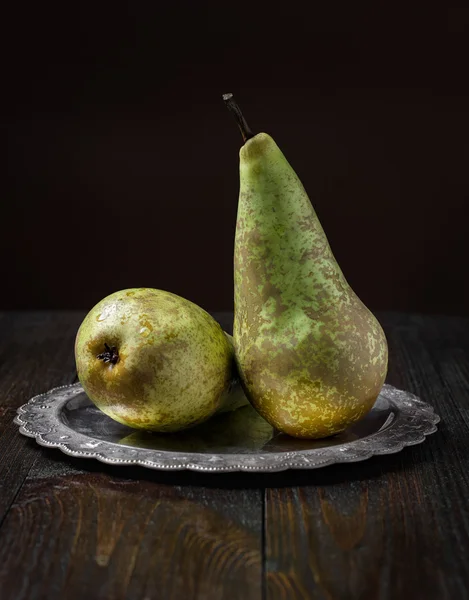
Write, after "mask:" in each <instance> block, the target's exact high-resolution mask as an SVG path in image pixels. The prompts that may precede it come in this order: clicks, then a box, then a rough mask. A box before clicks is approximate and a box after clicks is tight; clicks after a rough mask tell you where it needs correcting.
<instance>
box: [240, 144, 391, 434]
mask: <svg viewBox="0 0 469 600" xmlns="http://www.w3.org/2000/svg"><path fill="white" fill-rule="evenodd" d="M234 345H235V351H236V359H237V363H238V369H239V372H240V375H241V378H242V380H243V385H244V388H245V391H246V394H247V395H248V397H249V399H250V400H251V402H252V404H253V406H254V407H255V408H256V409H257V411H258V412H259V413H260V414H261V415H262V416H263V417H264V418H265V419H266V420H267V421H268V422H269V423H270V424H271V425H273V426H274V427H276V428H277V429H279V430H280V431H282V432H284V433H287V434H289V435H291V436H295V437H299V438H321V437H327V436H330V435H333V434H335V433H339V432H340V431H343V430H344V429H346V428H347V427H348V426H349V425H350V424H352V423H353V422H355V421H358V420H359V419H361V418H362V417H363V416H365V414H366V413H367V412H368V411H369V410H370V409H371V407H372V406H373V404H374V402H375V400H376V398H377V396H378V394H379V392H380V390H381V387H382V385H383V383H384V380H385V377H386V371H387V361H388V350H387V343H386V338H385V335H384V332H383V330H382V328H381V326H380V324H379V323H378V321H377V320H376V318H375V317H374V316H373V314H372V313H371V312H370V311H369V310H368V309H367V308H366V307H365V305H364V304H363V303H362V302H361V301H360V300H359V298H358V297H357V296H356V294H355V293H354V291H353V290H352V289H351V287H350V286H349V285H348V283H347V281H346V279H345V277H344V275H343V274H342V271H341V270H340V268H339V266H338V264H337V262H336V260H335V258H334V256H333V254H332V251H331V248H330V246H329V243H328V241H327V238H326V235H325V233H324V231H323V229H322V227H321V224H320V222H319V220H318V218H317V216H316V213H315V211H314V209H313V207H312V205H311V202H310V200H309V198H308V196H307V194H306V192H305V190H304V188H303V186H302V184H301V182H300V180H299V179H298V177H297V175H296V174H295V172H294V171H293V169H292V168H291V166H290V165H289V163H288V162H287V160H286V159H285V157H284V156H283V154H282V152H281V151H280V149H279V148H278V146H277V145H276V143H275V142H274V140H273V139H272V138H271V137H270V136H269V135H267V134H265V133H260V134H258V135H256V136H255V137H253V138H251V139H249V140H248V141H247V142H246V144H245V145H244V146H243V147H242V148H241V151H240V196H239V206H238V220H237V227H236V241H235V320H234Z"/></svg>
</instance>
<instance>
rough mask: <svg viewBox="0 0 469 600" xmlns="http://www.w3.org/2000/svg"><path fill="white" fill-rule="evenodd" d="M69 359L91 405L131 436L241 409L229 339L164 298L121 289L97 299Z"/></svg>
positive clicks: (177, 301)
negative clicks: (131, 429)
mask: <svg viewBox="0 0 469 600" xmlns="http://www.w3.org/2000/svg"><path fill="white" fill-rule="evenodd" d="M75 359H76V365H77V372H78V378H79V380H80V383H81V384H82V386H83V388H84V390H85V392H86V393H87V395H88V397H89V398H90V399H91V400H92V401H93V403H94V404H95V405H96V406H97V407H98V408H99V409H100V410H102V411H103V412H104V413H105V414H106V415H108V416H109V417H111V418H112V419H114V420H115V421H118V422H119V423H123V424H124V425H128V426H130V427H134V428H136V429H145V430H151V431H161V432H170V431H179V430H182V429H186V428H188V427H192V426H194V425H197V424H198V423H201V422H203V421H205V420H207V419H208V418H209V417H211V416H212V415H213V414H214V413H216V412H222V411H224V410H233V409H235V408H238V407H239V406H242V405H244V404H246V403H247V400H246V398H245V396H244V394H243V393H242V392H240V391H239V390H240V386H237V385H236V370H235V369H236V368H235V361H234V353H233V346H232V342H231V337H230V336H228V334H226V333H225V332H224V331H223V329H222V328H221V326H220V325H219V324H218V323H217V322H216V321H215V319H213V317H211V316H210V315H209V314H208V313H207V312H205V311H204V310H203V309H202V308H200V307H199V306H197V305H196V304H193V303H192V302H190V301H189V300H186V299H184V298H181V297H180V296H177V295H175V294H171V293H170V292H165V291H162V290H156V289H149V288H136V289H127V290H122V291H119V292H116V293H114V294H111V295H110V296H108V297H106V298H104V300H101V302H99V303H98V304H97V305H96V306H95V307H94V308H92V309H91V311H90V312H89V313H88V314H87V316H86V317H85V319H84V321H83V323H82V324H81V326H80V328H79V330H78V333H77V337H76V341H75ZM233 388H234V390H233Z"/></svg>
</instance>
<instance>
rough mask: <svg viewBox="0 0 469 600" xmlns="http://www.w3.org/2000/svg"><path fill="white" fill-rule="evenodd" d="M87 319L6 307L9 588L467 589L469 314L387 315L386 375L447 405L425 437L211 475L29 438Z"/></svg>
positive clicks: (1, 364)
mask: <svg viewBox="0 0 469 600" xmlns="http://www.w3.org/2000/svg"><path fill="white" fill-rule="evenodd" d="M83 316H84V313H81V312H80V313H79V312H45V313H44V312H41V313H39V312H36V313H3V314H1V313H0V598H1V599H2V600H10V599H11V600H23V599H28V600H29V599H35V600H36V599H37V600H43V599H47V600H54V599H66V600H73V599H77V600H78V599H79V600H83V599H85V600H93V599H95V598H99V599H105V600H120V599H124V598H125V599H132V600H134V599H136V600H137V599H138V600H140V599H141V600H144V599H145V600H150V599H154V598H157V599H160V598H161V599H164V600H167V599H173V598H174V599H179V598H181V599H191V598H201V599H202V598H203V599H204V600H212V599H213V600H224V599H227V600H231V599H237V598H240V599H242V600H260V599H261V598H263V599H264V598H265V599H268V600H274V599H280V598H282V599H286V600H287V599H288V600H290V599H297V598H298V599H300V598H301V599H304V598H314V599H316V598H317V599H321V600H322V599H324V600H326V599H327V600H331V599H334V600H335V599H344V600H349V599H356V598H357V599H368V598H369V599H397V598H404V597H407V596H409V597H412V596H414V597H415V598H418V599H420V598H422V599H425V600H428V599H433V598H435V599H436V598H437V599H444V598H448V599H451V600H462V599H464V598H469V320H467V319H459V318H449V317H422V316H408V315H399V314H389V313H386V314H378V317H379V318H380V320H381V322H382V324H383V326H384V328H385V331H386V334H387V336H388V341H389V346H390V368H389V376H388V382H389V383H391V384H393V385H395V386H397V387H402V388H405V389H408V390H410V391H411V392H414V393H416V394H418V395H419V396H421V397H422V398H423V399H424V400H426V401H427V402H429V403H431V404H432V405H433V406H434V407H435V409H436V410H437V412H438V413H439V414H440V416H441V418H442V423H441V424H440V426H439V431H438V433H436V434H434V435H432V436H430V437H429V438H428V439H427V440H426V442H425V443H423V444H422V445H419V446H414V447H412V448H407V449H405V450H404V451H403V452H401V453H399V454H395V455H390V456H384V457H379V458H378V457H375V458H372V459H371V460H367V461H365V462H362V463H356V464H350V465H341V466H334V467H328V468H325V469H320V470H317V471H310V472H308V471H298V472H295V471H292V472H284V473H277V474H275V473H273V474H269V475H258V474H226V475H221V474H219V475H210V474H199V473H192V472H176V473H160V472H156V471H155V472H154V471H149V470H145V469H143V468H131V467H122V468H116V467H110V466H106V465H104V464H101V463H98V462H95V461H91V460H79V459H74V458H71V457H67V456H65V455H64V454H62V453H61V452H60V451H59V450H54V449H45V448H42V447H40V446H38V445H37V444H36V443H35V442H34V441H33V440H31V439H27V438H24V437H23V436H20V435H19V433H18V427H17V426H16V425H14V424H13V423H12V420H13V417H14V415H15V410H16V408H17V407H18V406H19V405H20V404H23V403H24V402H26V401H27V400H28V399H29V398H30V397H31V396H33V395H35V394H37V393H40V392H42V391H46V390H47V389H49V388H51V387H54V386H58V385H62V384H67V383H72V382H73V381H75V379H76V373H75V365H74V358H73V340H74V336H75V333H76V330H77V328H78V325H79V324H80V322H81V319H82V318H83ZM218 317H219V319H220V321H221V322H222V324H223V325H224V326H225V327H226V328H228V327H229V322H230V315H227V314H223V315H218Z"/></svg>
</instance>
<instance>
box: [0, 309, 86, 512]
mask: <svg viewBox="0 0 469 600" xmlns="http://www.w3.org/2000/svg"><path fill="white" fill-rule="evenodd" d="M81 318H82V313H80V312H75V313H70V312H68V313H60V312H54V313H47V312H44V313H10V314H8V315H6V314H3V315H2V318H1V319H0V340H1V343H0V523H1V522H2V520H3V518H4V516H5V512H6V510H7V509H8V507H9V506H10V504H11V502H12V501H13V499H14V497H15V495H16V494H17V492H18V490H19V489H20V487H21V484H22V483H23V481H24V478H25V477H26V475H27V473H28V471H29V469H30V468H31V465H32V464H33V463H34V461H35V460H36V458H37V457H38V456H40V454H39V453H38V452H37V449H36V448H34V447H33V446H31V445H28V444H26V443H25V440H24V439H22V437H21V436H19V435H18V427H17V426H16V425H14V423H13V418H14V416H15V412H16V409H17V408H18V406H20V405H21V404H23V403H24V402H27V401H28V400H29V398H30V397H31V396H34V395H36V394H39V393H41V392H45V391H47V390H48V389H50V388H52V387H55V386H58V385H64V384H66V383H71V382H72V381H73V380H74V378H75V375H76V371H75V363H74V358H73V342H72V340H73V338H74V336H75V334H76V331H77V328H78V325H79V323H80V321H81Z"/></svg>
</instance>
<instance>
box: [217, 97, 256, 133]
mask: <svg viewBox="0 0 469 600" xmlns="http://www.w3.org/2000/svg"><path fill="white" fill-rule="evenodd" d="M223 100H224V101H225V104H226V107H227V109H228V110H229V111H230V112H231V113H233V115H234V118H235V119H236V123H237V124H238V127H239V130H240V131H241V135H242V136H243V141H244V143H246V142H247V141H248V140H250V139H251V138H253V137H254V133H253V132H252V131H251V129H250V127H249V125H248V124H247V123H246V119H245V118H244V116H243V113H242V112H241V109H240V108H239V106H238V104H237V103H236V100H235V99H234V98H233V94H223Z"/></svg>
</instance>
